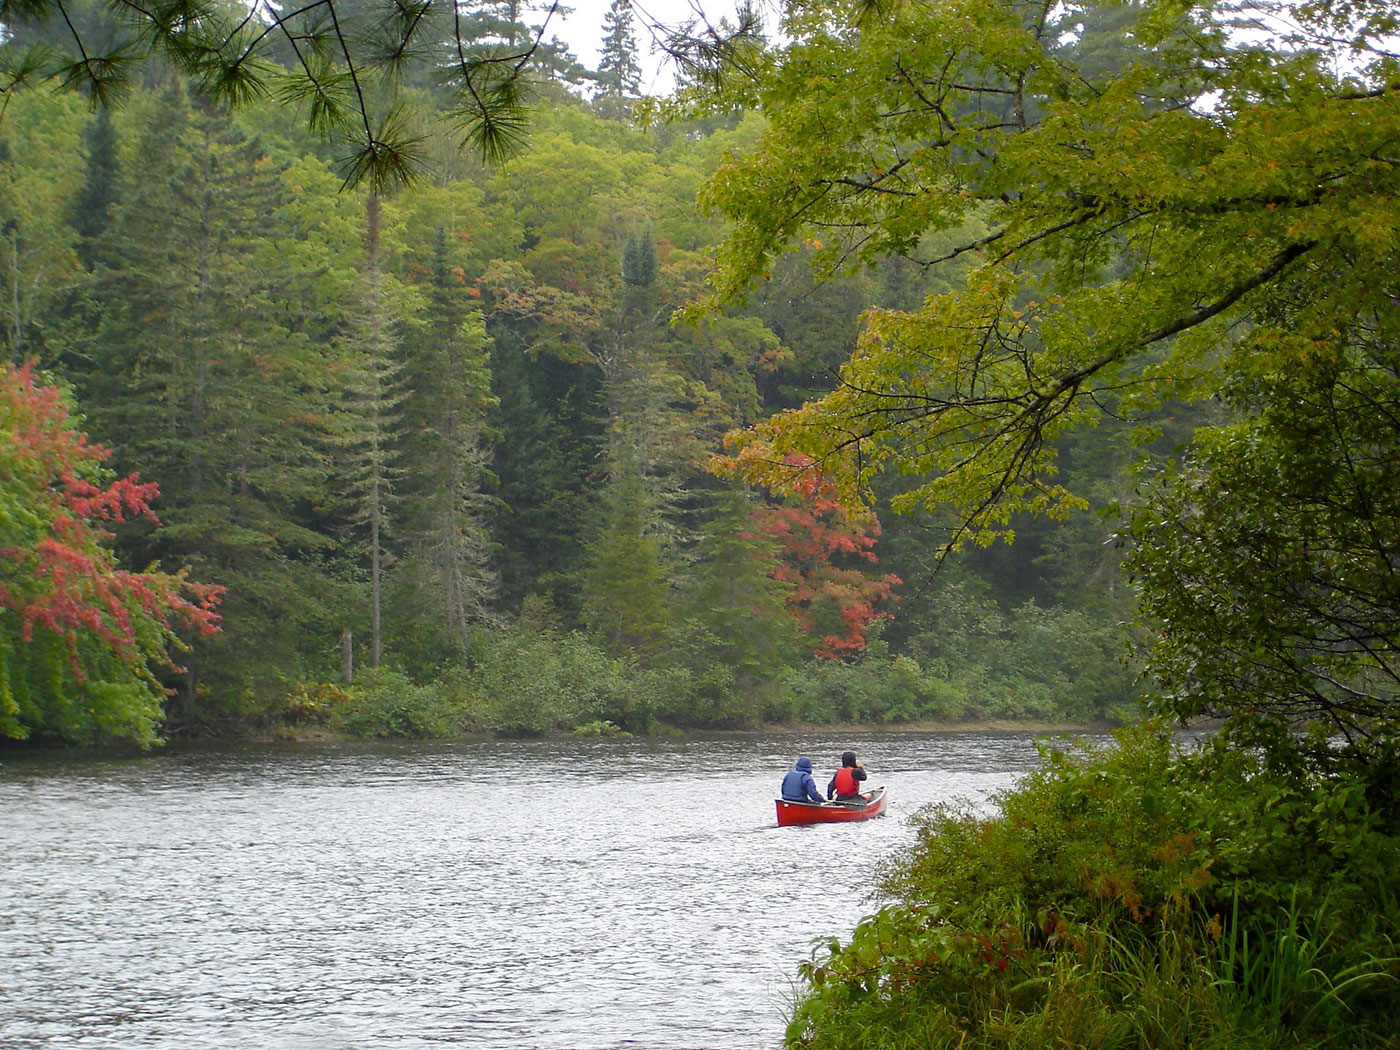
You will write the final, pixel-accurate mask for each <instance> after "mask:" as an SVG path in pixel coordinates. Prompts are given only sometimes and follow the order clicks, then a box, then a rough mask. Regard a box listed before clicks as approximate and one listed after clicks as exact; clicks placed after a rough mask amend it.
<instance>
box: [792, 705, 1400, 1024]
mask: <svg viewBox="0 0 1400 1050" xmlns="http://www.w3.org/2000/svg"><path fill="white" fill-rule="evenodd" d="M1043 750H1044V757H1043V761H1042V763H1041V765H1040V766H1039V768H1038V769H1037V770H1036V771H1034V772H1033V773H1031V774H1030V775H1028V776H1027V777H1026V778H1024V779H1023V780H1022V781H1021V782H1020V783H1019V784H1018V785H1017V786H1016V787H1015V788H1014V789H1012V790H1010V791H1008V792H1006V793H1005V794H1004V795H1003V796H1001V798H1000V799H999V802H1000V813H999V814H998V815H996V816H993V817H985V816H981V815H978V814H975V813H971V812H967V811H962V810H958V809H954V808H951V807H935V808H931V809H928V810H926V811H924V812H923V813H921V814H920V815H919V816H918V818H917V820H916V828H917V842H916V844H915V845H914V846H913V847H911V848H910V849H909V850H908V851H907V852H906V853H905V854H903V855H901V856H900V857H898V858H897V859H896V860H894V861H893V862H892V863H891V864H890V865H889V866H888V867H887V869H886V870H885V871H884V872H883V874H882V879H881V893H882V895H883V897H884V899H885V900H886V901H887V902H890V903H887V904H886V906H885V907H883V908H882V909H881V910H880V911H878V912H877V913H875V914H874V915H872V916H871V917H869V918H867V919H865V920H863V921H862V922H861V923H860V924H859V925H858V926H857V928H856V929H855V930H854V931H853V933H852V935H851V937H850V939H849V941H847V942H846V943H844V944H842V943H840V942H837V941H833V942H831V943H830V944H828V945H826V946H825V947H823V948H822V949H820V950H819V951H818V952H817V953H816V954H815V955H814V957H813V960H812V962H811V963H810V964H808V965H807V966H806V967H805V969H804V976H805V979H806V982H807V991H806V994H805V996H804V997H803V999H802V1000H801V1002H800V1003H799V1004H798V1006H797V1008H796V1010H795V1012H794V1015H793V1019H792V1024H791V1026H790V1028H789V1038H788V1041H789V1045H792V1046H805V1047H814V1048H816V1047H823V1048H825V1047H830V1048H833V1050H835V1048H837V1047H843V1046H851V1045H860V1046H861V1047H863V1048H870V1047H905V1046H908V1047H913V1046H920V1047H929V1048H938V1047H945V1046H946V1047H954V1046H957V1047H965V1048H969V1050H972V1048H981V1047H985V1048H992V1047H998V1048H1001V1047H1006V1048H1011V1047H1027V1048H1029V1047H1049V1046H1065V1047H1109V1046H1113V1047H1125V1048H1127V1047H1131V1048H1147V1047H1154V1048H1173V1047H1183V1048H1184V1047H1220V1048H1222V1050H1223V1048H1225V1047H1232V1048H1233V1047H1284V1046H1289V1047H1293V1046H1317V1047H1322V1046H1328V1047H1337V1048H1342V1047H1346V1048H1352V1047H1365V1046H1383V1045H1391V1040H1392V1039H1393V1032H1391V1031H1390V1028H1391V1023H1390V1022H1389V1020H1386V1019H1388V1018H1390V1017H1393V1016H1397V1015H1400V958H1397V952H1396V950H1395V938H1396V936H1397V934H1398V933H1400V907H1397V899H1400V837H1397V832H1400V827H1397V825H1396V821H1395V819H1394V817H1393V815H1391V809H1390V808H1389V806H1390V800H1389V799H1387V798H1383V797H1381V794H1382V793H1380V792H1378V791H1377V790H1376V789H1375V784H1374V781H1375V780H1376V779H1377V778H1376V777H1368V776H1366V775H1364V774H1362V773H1361V772H1359V771H1358V770H1357V769H1354V768H1351V767H1350V766H1349V765H1348V762H1347V760H1346V759H1344V758H1343V757H1340V756H1338V755H1337V754H1335V753H1333V754H1332V756H1331V757H1328V758H1326V759H1324V760H1314V761H1302V760H1299V761H1296V762H1291V763H1289V762H1284V763H1280V762H1277V761H1271V762H1265V761H1263V760H1262V758H1261V757H1260V755H1261V753H1260V752H1257V751H1248V750H1245V749H1241V748H1239V747H1236V746H1233V745H1232V744H1231V743H1230V742H1229V741H1224V740H1212V741H1207V742H1206V743H1205V744H1203V746H1201V747H1200V748H1199V749H1197V750H1195V751H1191V752H1189V753H1182V752H1181V751H1180V750H1179V749H1178V748H1177V747H1176V745H1175V742H1174V739H1173V737H1172V735H1171V734H1170V733H1168V732H1166V731H1165V730H1163V729H1161V728H1160V727H1144V728H1140V729H1137V730H1133V731H1125V732H1122V733H1120V734H1119V736H1118V740H1117V742H1116V744H1115V745H1114V746H1112V747H1110V748H1106V749H1089V750H1080V749H1077V748H1071V747H1070V746H1069V745H1067V744H1061V743H1054V744H1048V745H1045V746H1044V749H1043ZM1366 768H1373V766H1371V767H1366ZM1381 779H1382V780H1384V778H1381ZM1386 782H1388V781H1386ZM1368 788H1370V791H1369V793H1368V790H1367V789H1368Z"/></svg>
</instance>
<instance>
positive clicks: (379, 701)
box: [332, 668, 466, 738]
mask: <svg viewBox="0 0 1400 1050" xmlns="http://www.w3.org/2000/svg"><path fill="white" fill-rule="evenodd" d="M349 693H350V696H349V699H348V701H346V702H343V703H340V704H337V706H336V707H335V708H334V710H333V715H332V724H333V725H334V726H335V727H336V728H338V729H340V730H341V731H342V732H344V733H347V734H349V735H350V736H355V737H363V738H368V737H423V738H431V737H450V736H456V735H457V734H459V733H460V732H461V731H462V729H463V727H464V722H465V717H466V712H465V709H464V707H463V705H462V703H461V701H460V700H459V699H457V698H456V697H454V696H452V695H450V693H449V692H448V691H447V690H446V689H445V688H444V687H443V686H442V685H439V684H432V685H417V684H415V683H414V682H413V681H411V680H410V679H409V678H408V677H407V676H406V675H403V674H400V673H399V672H397V671H391V670H388V669H385V668H379V669H377V670H374V671H370V672H367V673H364V674H361V676H360V679H359V681H357V682H356V683H355V685H354V686H353V687H352V688H351V689H350V691H349Z"/></svg>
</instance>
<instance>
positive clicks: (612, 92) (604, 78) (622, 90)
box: [595, 0, 642, 117]
mask: <svg viewBox="0 0 1400 1050" xmlns="http://www.w3.org/2000/svg"><path fill="white" fill-rule="evenodd" d="M632 18H633V16H632V3H631V0H612V3H611V4H610V5H609V6H608V10H607V13H606V14H605V15H603V45H602V48H601V49H600V54H599V58H598V87H597V90H596V93H595V97H596V98H598V99H601V100H608V101H609V102H611V103H612V106H613V108H612V110H611V112H609V114H608V115H610V116H614V117H616V116H621V115H622V113H623V109H622V107H620V106H618V105H617V103H620V102H621V101H622V100H624V99H629V98H636V97H637V96H638V95H640V94H641V91H642V67H641V64H640V63H639V62H638V61H637V33H636V30H635V28H634V27H633V21H632Z"/></svg>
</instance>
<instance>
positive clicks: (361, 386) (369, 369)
mask: <svg viewBox="0 0 1400 1050" xmlns="http://www.w3.org/2000/svg"><path fill="white" fill-rule="evenodd" d="M397 320H398V319H397V318H396V317H395V308H394V305H393V300H392V297H391V294H390V290H389V278H388V276H387V275H386V274H385V273H384V262H383V257H382V256H381V254H380V250H379V198H378V197H377V196H376V195H375V194H374V193H370V195H369V197H368V200H367V201H366V204H365V259H364V267H363V269H362V271H361V276H360V287H359V297H358V298H357V300H356V301H355V303H354V304H353V305H352V307H351V309H350V313H349V317H348V321H349V324H348V330H347V333H346V336H345V339H344V343H343V353H344V356H345V372H344V375H345V382H344V385H343V388H342V389H343V402H342V408H343V410H344V415H343V417H342V418H343V419H344V421H345V423H346V425H347V431H348V432H347V435H346V451H347V452H348V457H347V459H348V462H347V476H348V480H349V482H350V486H349V488H350V493H351V496H352V499H353V502H354V508H353V511H352V513H353V516H354V519H355V521H356V522H357V523H358V524H359V525H360V526H362V527H363V528H364V529H365V530H366V533H367V536H368V540H369V573H370V593H369V634H370V657H369V663H370V666H371V667H378V666H379V664H380V661H381V660H382V659H383V655H384V654H383V644H384V642H383V627H382V615H381V612H382V602H383V583H384V568H385V563H386V560H387V557H388V552H387V551H386V550H385V542H386V539H387V534H388V532H389V526H390V514H389V501H390V498H391V496H392V495H393V494H394V484H395V480H396V479H397V478H398V477H400V476H401V475H402V470H401V469H400V467H399V465H398V462H397V461H398V458H399V457H398V449H397V445H398V442H399V440H400V437H401V429H400V425H401V403H402V401H403V394H402V391H401V376H400V373H401V371H402V365H401V364H400V362H399V360H398V349H399V336H398V332H397V330H396V329H397Z"/></svg>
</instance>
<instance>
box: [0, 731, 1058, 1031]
mask: <svg viewBox="0 0 1400 1050" xmlns="http://www.w3.org/2000/svg"><path fill="white" fill-rule="evenodd" d="M1032 741H1033V737H1032V735H1031V734H1029V733H1015V732H1005V733H997V732H989V733H956V734H952V733H949V734H881V735H871V736H869V737H864V738H858V739H849V738H838V737H836V736H829V735H820V734H808V735H804V736H801V737H797V736H791V735H754V736H737V737H735V736H731V737H723V738H692V739H687V740H684V741H669V742H654V741H642V740H627V739H623V740H590V741H562V742H560V741H550V742H491V743H452V744H412V745H401V746H385V745H338V746H334V745H298V746H295V747H292V746H287V747H259V748H240V749H221V750H197V751H196V750H178V749H171V750H167V751H164V752H161V753H159V754H156V755H152V756H149V757H142V758H135V759H118V760H112V759H107V760H102V759H91V758H88V759H84V758H77V757H63V756H28V755H23V756H11V757H8V758H6V760H5V761H4V763H3V764H0V873H2V874H0V878H2V879H3V882H2V883H0V965H3V967H4V974H3V976H0V1048H4V1050H10V1048H14V1050H19V1048H25V1050H29V1048H35V1047H45V1048H47V1047H55V1048H57V1047H82V1048H92V1050H97V1048H107V1047H110V1048H118V1047H120V1048H122V1050H133V1048H170V1050H176V1048H178V1050H202V1048H210V1050H213V1048H218V1050H235V1048H258V1050H302V1048H305V1050H313V1048H314V1050H339V1048H344V1050H371V1048H373V1050H410V1048H411V1050H424V1048H440V1047H443V1046H466V1047H484V1048H490V1047H502V1048H506V1047H508V1048H511V1050H603V1048H608V1050H612V1048H625V1047H637V1048H643V1050H721V1048H722V1050H771V1048H774V1047H778V1046H780V1045H781V1042H782V1031H783V1025H784V1021H785V1018H786V1015H787V1011H788V1007H789V1003H790V1002H791V999H792V994H793V990H794V987H795V984H794V978H795V974H796V970H797V965H798V963H799V962H801V961H802V960H803V959H805V958H807V957H808V955H809V953H810V951H811V949H812V945H813V943H814V940H815V939H817V938H821V937H825V936H831V935H837V936H844V935H845V934H846V933H847V932H848V931H849V930H850V929H851V927H852V926H853V925H854V924H855V923H856V921H857V920H858V919H859V918H860V917H861V916H862V915H864V914H866V913H867V912H868V911H869V910H871V908H872V903H871V900H870V896H869V894H870V889H871V875H872V872H873V871H874V869H875V868H876V867H877V866H878V865H879V864H880V863H881V862H882V861H883V860H885V859H886V858H887V857H889V856H890V855H891V854H892V853H893V852H895V851H896V850H898V849H899V848H900V847H901V846H904V845H906V844H907V843H909V842H910V841H911V840H912V831H911V829H910V828H909V826H908V818H909V816H910V814H912V813H913V812H914V811H915V810H916V809H918V808H919V807H921V806H923V805H925V804H927V803H931V802H939V801H954V800H964V801H966V802H968V803H970V804H971V805H973V806H975V807H978V808H981V809H988V810H989V809H990V808H991V801H990V800H991V798H992V796H993V795H994V794H995V792H997V791H998V790H1000V789H1002V788H1005V787H1007V786H1009V785H1010V784H1011V783H1012V782H1013V781H1014V779H1015V778H1016V776H1017V775H1018V774H1019V773H1020V772H1022V771H1024V770H1025V769H1027V768H1029V767H1030V766H1032V765H1033V764H1034V763H1035V762H1036V758H1037V756H1036V752H1035V749H1034V746H1033V743H1032ZM847 747H854V748H856V749H857V750H858V751H859V752H860V755H861V758H862V760H863V761H864V763H865V765H866V767H867V769H868V770H869V771H870V773H871V781H870V782H871V783H872V784H884V785H885V786H886V787H888V789H889V798H890V802H889V809H888V813H887V815H886V816H885V817H882V818H880V819H877V820H873V821H867V822H864V823H857V824H844V825H839V824H838V825H823V826H817V827H811V828H779V827H777V824H776V820H775V817H774V807H773V796H774V794H775V793H776V789H777V785H778V781H779V779H780V778H781V776H782V773H783V772H784V771H785V770H786V769H790V768H791V766H792V763H793V760H794V759H795V757H796V756H797V755H798V754H799V753H802V754H809V755H811V756H812V758H813V762H814V765H815V766H816V771H817V776H818V780H819V783H820V786H821V787H823V788H825V781H826V778H827V777H829V776H830V775H831V773H832V772H833V770H834V765H835V763H836V762H837V760H838V756H839V754H840V752H841V751H842V750H844V749H845V748H847ZM969 863H975V858H969Z"/></svg>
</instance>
